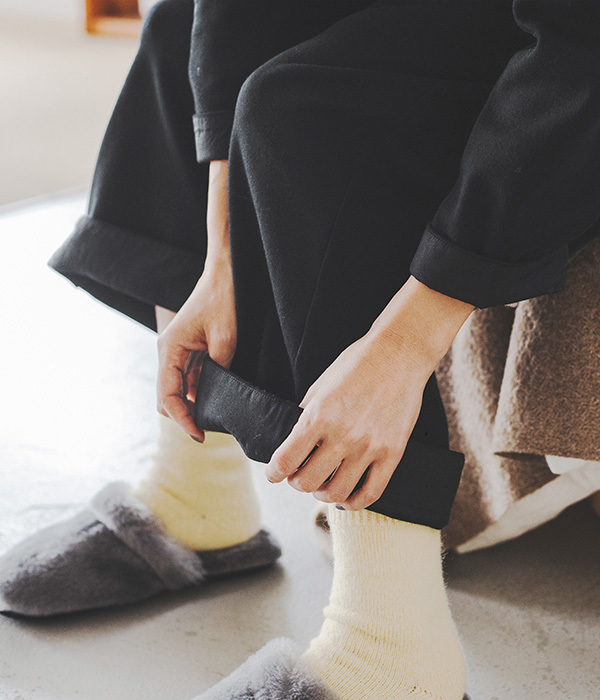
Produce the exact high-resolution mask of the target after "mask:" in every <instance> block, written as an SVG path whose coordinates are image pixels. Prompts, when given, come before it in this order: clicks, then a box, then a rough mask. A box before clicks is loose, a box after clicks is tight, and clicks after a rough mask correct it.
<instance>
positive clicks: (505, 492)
mask: <svg viewBox="0 0 600 700" xmlns="http://www.w3.org/2000/svg"><path fill="white" fill-rule="evenodd" d="M436 376H437V379H438V383H439V388H440V392H441V395H442V399H443V402H444V405H445V407H446V413H447V416H448V424H449V431H450V447H451V448H452V449H455V450H459V451H461V452H464V454H465V468H464V472H463V478H462V481H461V485H460V488H459V492H458V495H457V499H456V502H455V505H454V507H453V511H452V516H451V520H450V524H449V525H448V527H447V528H445V530H444V537H445V543H446V546H447V547H449V548H454V549H457V550H458V551H470V550H473V549H478V548H480V547H486V546H490V545H492V544H496V543H497V542H501V541H503V540H506V539H509V538H511V537H516V536H517V535H519V534H521V533H522V532H525V531H526V530H528V529H531V528H532V527H535V526H537V525H539V524H541V523H542V522H544V521H546V520H549V519H550V518H552V517H554V516H555V515H556V514H557V513H559V512H560V511H561V510H563V509H564V508H565V507H567V506H568V505H570V504H571V503H574V502H575V501H577V500H580V499H582V498H585V497H587V496H589V495H590V494H592V493H593V492H594V491H596V490H599V489H600V238H596V239H594V240H593V241H592V242H591V243H590V244H588V245H587V246H586V247H585V248H584V249H583V250H582V251H581V252H580V253H579V254H578V255H577V256H576V257H575V258H573V259H572V260H571V261H570V263H569V268H568V274H567V282H566V284H565V287H564V288H563V290H561V291H560V292H558V293H555V294H547V295H544V296H540V297H536V298H533V299H527V300H525V301H521V302H518V303H517V304H516V305H515V306H514V307H509V306H498V307H492V308H488V309H477V310H475V311H474V312H473V313H472V314H471V316H470V318H469V320H468V321H467V323H466V324H465V325H464V326H463V327H462V328H461V330H460V332H459V333H458V335H457V336H456V338H455V340H454V343H453V344H452V347H451V348H450V350H449V351H448V353H447V355H446V356H445V357H444V359H443V360H442V362H441V363H440V365H439V366H438V368H437V369H436Z"/></svg>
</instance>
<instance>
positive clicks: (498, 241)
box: [410, 0, 600, 308]
mask: <svg viewBox="0 0 600 700" xmlns="http://www.w3.org/2000/svg"><path fill="white" fill-rule="evenodd" d="M512 9H513V15H514V18H515V20H516V22H517V24H518V25H519V27H520V28H521V29H523V30H524V31H526V32H528V33H530V34H531V35H532V37H533V41H532V44H531V45H530V46H528V47H526V48H525V49H523V50H521V51H518V52H517V53H516V54H515V55H514V56H513V57H512V58H511V60H510V61H509V62H508V64H507V66H506V68H505V69H504V71H503V72H502V74H501V76H500V78H499V79H498V81H497V82H496V84H495V85H494V86H493V88H492V90H491V92H490V94H489V96H488V99H487V101H486V104H485V105H484V108H483V109H482V111H481V113H480V114H479V116H478V119H477V121H476V122H475V125H474V127H473V130H472V132H471V134H470V137H469V139H468V142H467V144H466V147H465V150H464V153H463V156H462V160H461V164H460V169H459V173H458V178H457V181H456V183H455V185H454V187H453V188H452V189H451V191H450V192H449V194H448V195H447V196H446V197H445V199H444V200H443V201H442V203H441V204H440V206H439V208H438V210H437V211H436V213H435V215H434V217H433V219H432V220H431V221H430V222H429V224H428V225H427V227H426V229H425V231H424V233H423V236H422V238H421V241H420V244H419V246H418V248H417V251H416V253H415V255H414V257H413V259H412V261H411V266H410V271H411V274H412V275H414V277H416V278H417V279H418V280H420V281H421V282H423V283H424V284H425V285H427V286H428V287H430V288H432V289H435V290H437V291H440V292H442V293H444V294H447V295H448V296H452V297H455V298H458V299H461V300H463V301H466V302H468V303H471V304H473V305H474V306H476V307H479V308H484V307H489V306H499V305H502V304H507V303H510V302H516V301H520V300H522V299H528V298H531V297H535V296H539V295H541V294H547V293H550V292H556V291H560V290H561V289H562V288H563V286H564V283H565V281H566V271H567V263H568V261H569V259H570V258H571V257H572V253H573V251H574V250H575V249H576V248H577V247H581V243H582V241H584V240H586V239H587V240H589V239H590V238H591V237H593V235H596V234H600V227H599V226H598V224H599V223H600V221H599V219H600V2H599V1H598V0H514V2H513V5H512ZM592 229H596V231H595V232H594V231H593V230H592ZM592 234H593V235H592Z"/></svg>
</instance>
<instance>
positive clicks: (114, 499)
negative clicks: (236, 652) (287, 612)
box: [0, 482, 281, 617]
mask: <svg viewBox="0 0 600 700" xmlns="http://www.w3.org/2000/svg"><path fill="white" fill-rule="evenodd" d="M280 556H281V549H280V547H279V545H278V544H277V542H276V541H275V540H274V539H273V538H272V537H271V535H270V534H269V533H268V532H267V531H265V530H259V532H258V534H256V535H253V536H252V537H250V538H249V539H247V540H246V541H244V542H241V543H239V544H236V545H233V546H229V547H223V548H218V549H211V550H209V551H199V550H193V549H190V548H188V547H185V546H184V545H183V544H181V543H180V542H179V541H177V540H176V539H174V538H173V537H172V536H171V535H169V534H168V533H167V532H166V530H165V529H164V527H163V526H162V523H161V522H160V521H159V520H158V518H157V517H156V516H155V515H154V514H153V513H151V512H150V511H149V510H148V508H147V507H146V506H145V505H144V504H143V503H142V502H141V501H140V500H139V499H137V498H136V496H135V495H134V494H133V492H132V489H131V487H130V486H129V485H128V484H127V483H125V482H112V483H110V484H108V485H107V486H106V487H104V488H103V489H102V490H101V491H100V492H99V493H97V494H96V495H95V496H94V497H93V498H92V500H91V502H90V504H89V506H88V507H87V508H85V509H84V510H82V511H81V512H79V513H77V514H76V515H74V516H73V517H71V518H69V519H67V520H64V521H61V522H58V523H56V524H54V525H51V526H49V527H46V528H44V529H42V530H40V531H38V532H37V533H35V534H33V535H31V536H30V537H28V538H27V539H25V540H23V541H22V542H20V543H19V544H17V545H15V547H13V548H12V549H11V550H9V551H8V552H7V553H6V554H4V555H3V556H1V557H0V612H3V613H9V614H13V615H20V616H28V617H41V616H49V615H57V614H61V613H68V612H75V611H80V610H89V609H95V608H103V607H109V606H113V605H125V604H129V603H136V602H138V601H140V600H144V599H146V598H149V597H150V596H154V595H156V594H158V593H161V592H164V591H175V590H180V589H183V588H187V587H191V586H200V585H202V584H204V583H205V582H206V581H208V580H210V579H213V578H216V577H222V576H226V575H232V574H236V573H239V572H242V571H249V570H252V569H258V568H261V567H264V566H268V565H269V564H272V563H274V562H275V561H276V560H277V559H278V558H279V557H280Z"/></svg>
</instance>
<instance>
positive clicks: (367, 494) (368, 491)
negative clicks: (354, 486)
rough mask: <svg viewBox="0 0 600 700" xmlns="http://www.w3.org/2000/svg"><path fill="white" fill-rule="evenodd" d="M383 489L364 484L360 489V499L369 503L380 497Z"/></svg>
mask: <svg viewBox="0 0 600 700" xmlns="http://www.w3.org/2000/svg"><path fill="white" fill-rule="evenodd" d="M382 493H383V489H382V488H380V487H378V486H366V487H365V488H364V489H363V491H362V494H361V496H362V500H363V501H364V502H366V504H367V505H371V504H372V503H375V501H378V500H379V499H380V498H381V494H382Z"/></svg>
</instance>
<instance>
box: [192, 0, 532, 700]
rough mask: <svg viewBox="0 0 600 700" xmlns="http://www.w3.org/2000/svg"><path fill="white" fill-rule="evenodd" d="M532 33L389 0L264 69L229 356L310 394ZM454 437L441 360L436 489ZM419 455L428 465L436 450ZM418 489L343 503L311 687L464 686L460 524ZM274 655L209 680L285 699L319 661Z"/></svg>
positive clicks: (424, 423) (378, 292)
mask: <svg viewBox="0 0 600 700" xmlns="http://www.w3.org/2000/svg"><path fill="white" fill-rule="evenodd" d="M415 37H418V41H417V42H415ZM459 38H462V39H463V43H461V42H460V39H459ZM526 41H527V39H526V37H524V36H523V35H522V34H520V33H519V32H518V30H517V28H515V27H514V24H513V20H512V17H511V13H510V3H509V2H506V3H493V4H491V3H490V4H487V3H471V2H454V3H441V2H440V3H438V2H435V3H428V2H420V3H411V2H404V1H403V2H395V1H393V0H388V2H376V3H374V4H372V5H370V6H369V7H367V8H366V9H365V10H362V11H360V12H358V13H356V15H351V16H349V17H348V18H346V19H344V20H341V21H339V22H337V23H336V24H335V25H333V26H332V27H330V28H329V29H328V30H327V31H325V32H323V33H322V34H320V35H319V36H318V37H315V38H314V39H312V40H310V41H308V42H304V43H303V44H300V45H299V46H297V47H294V48H293V49H291V50H289V51H287V52H284V54H280V55H279V56H277V57H276V58H274V59H272V60H271V61H269V62H267V63H266V64H264V65H263V66H261V67H260V68H259V69H258V70H257V71H255V72H254V73H253V74H252V75H251V76H250V78H249V79H248V80H247V81H246V82H245V83H244V86H243V87H242V91H241V92H240V95H239V99H238V103H237V107H236V114H235V121H234V132H233V137H232V142H231V151H230V177H231V182H230V187H231V195H232V197H231V212H230V214H231V235H232V261H233V266H234V282H235V283H236V284H237V288H236V303H237V304H238V307H239V313H238V319H239V324H240V327H239V340H238V352H239V354H237V355H236V358H237V360H236V359H234V365H233V366H232V368H234V369H235V370H237V371H238V372H239V373H240V374H243V375H244V376H245V377H246V378H247V379H250V380H253V381H255V382H256V383H258V384H260V385H261V386H264V387H265V388H268V389H270V390H272V391H274V392H275V393H279V394H281V395H284V396H287V398H290V399H293V400H296V401H298V400H300V399H301V398H302V397H303V395H304V393H305V391H306V390H307V388H308V387H309V386H310V384H311V383H312V382H313V381H314V380H315V379H316V378H317V377H318V376H319V375H320V373H321V372H322V371H323V370H324V369H325V368H326V367H327V366H328V365H329V364H330V363H331V362H332V361H333V360H334V359H335V358H336V357H337V355H338V354H339V353H340V352H341V351H342V350H343V349H344V348H345V347H347V346H348V345H349V344H350V343H351V342H353V341H354V340H356V339H357V338H358V337H359V336H361V335H362V334H364V333H365V332H366V331H367V330H368V328H369V327H370V324H371V323H372V322H373V321H374V319H375V318H376V316H377V315H378V313H379V312H380V311H381V309H382V308H383V307H384V306H385V304H386V303H387V302H388V301H389V299H390V298H391V297H392V296H393V294H394V293H395V292H396V291H397V289H398V288H399V287H400V286H401V285H402V284H403V282H404V281H405V280H406V279H407V277H408V275H409V271H408V264H409V262H410V260H411V258H412V255H413V253H414V251H415V249H416V246H417V244H418V242H419V238H420V235H421V232H422V231H423V230H424V227H425V225H426V223H427V222H428V220H429V219H430V217H431V216H432V214H433V213H434V211H435V208H436V207H437V206H438V204H439V202H440V201H441V199H442V198H443V196H444V195H445V193H446V192H447V191H448V190H449V188H450V187H451V186H452V184H453V182H454V179H455V177H456V173H457V168H458V164H459V161H460V156H461V154H462V150H463V148H464V145H465V143H466V139H467V138H468V134H469V131H470V129H471V127H472V125H473V123H474V121H475V119H476V117H477V115H478V113H479V111H480V110H481V108H482V106H483V104H484V102H485V99H486V97H487V94H488V92H489V89H490V88H491V87H492V85H493V84H494V82H495V80H496V79H497V77H498V75H499V73H500V72H501V70H502V69H503V67H504V65H505V64H506V61H507V60H508V58H509V57H510V56H511V55H512V54H513V53H514V52H515V51H516V50H517V49H518V48H520V47H521V46H523V45H525V43H526ZM432 46H435V47H436V51H435V52H433V51H431V47H432ZM248 261H251V263H252V264H250V265H249V264H247V263H248ZM250 290H252V293H250ZM256 318H260V319H263V320H264V327H266V326H267V323H269V324H270V325H269V327H270V328H273V329H276V330H273V331H272V333H273V337H274V339H276V340H277V342H274V343H273V345H272V347H274V348H276V351H277V353H279V356H280V357H281V364H282V365H285V364H286V363H287V367H288V371H287V372H286V373H285V374H282V375H277V376H275V375H274V374H272V373H269V372H268V364H267V363H266V362H265V361H264V360H263V359H262V355H261V353H262V352H263V350H262V348H261V346H260V344H259V343H257V337H256V336H255V335H253V332H254V329H256V328H257V326H256V325H255V321H256ZM249 319H252V321H253V323H252V324H251V323H250V322H249ZM272 319H276V320H277V321H278V324H277V323H275V321H273V320H272ZM258 327H259V328H261V326H260V325H259V326H258ZM260 337H261V339H262V338H264V335H261V336H260ZM447 437H448V436H447V426H446V422H445V416H444V414H443V407H442V405H441V401H440V400H439V395H438V393H437V387H436V384H435V378H434V377H432V379H431V381H430V382H429V384H428V387H427V389H426V391H425V395H424V397H423V405H422V409H421V415H420V417H419V421H418V423H417V425H416V426H415V430H414V432H413V435H412V436H411V439H413V438H414V440H415V442H418V443H419V444H421V445H427V446H428V447H435V448H437V450H438V452H437V463H436V465H435V469H434V470H432V471H431V472H430V476H431V479H430V481H429V485H428V489H426V491H425V496H424V501H425V502H426V501H427V500H428V499H429V500H430V501H435V500H436V498H437V495H436V491H438V490H440V489H444V488H446V486H447V484H444V485H443V487H442V486H440V484H441V479H443V476H444V471H445V468H447V467H449V466H450V451H449V450H448V442H447ZM429 454H431V453H429ZM413 459H414V460H417V462H418V460H419V456H418V455H416V454H415V455H413ZM420 459H421V460H422V461H421V463H420V464H417V466H419V467H420V468H421V470H422V471H427V470H429V469H430V467H431V465H430V464H428V463H427V461H426V460H427V459H428V456H427V455H426V451H425V450H422V453H421V456H420ZM402 467H403V465H402V462H401V464H400V465H399V468H398V471H402ZM436 471H437V476H438V477H439V478H436ZM418 496H419V494H418V493H417V492H413V493H411V499H409V500H408V501H407V500H406V495H405V492H403V491H397V492H393V493H392V494H388V501H387V503H388V506H390V507H388V508H386V512H382V509H379V510H378V508H377V507H375V506H376V504H374V507H370V508H369V509H367V510H364V511H359V512H357V513H350V512H348V513H344V512H339V511H336V510H333V509H331V507H330V520H331V529H332V534H333V538H334V583H333V589H332V593H331V599H330V605H329V606H328V607H327V608H326V610H325V623H324V625H323V628H322V630H321V632H320V633H319V635H318V636H317V637H316V638H315V639H314V640H313V642H312V644H311V646H310V648H309V650H308V651H307V652H306V653H305V654H304V656H303V659H302V663H304V664H306V665H308V667H310V668H311V669H313V670H314V671H316V672H317V673H318V675H319V677H320V679H321V681H322V682H321V683H320V685H319V690H318V691H316V690H315V683H317V684H318V681H316V680H315V677H314V676H312V677H310V678H309V676H308V675H306V674H305V675H304V678H305V679H308V680H306V684H305V686H302V688H303V689H302V690H301V691H300V692H299V694H298V697H306V698H309V697H310V698H312V697H329V696H328V695H327V689H329V691H330V692H332V693H333V695H334V696H335V697H337V698H342V699H345V698H347V699H348V700H349V699H350V698H352V700H356V699H362V698H370V699H371V700H389V699H391V698H394V699H395V700H401V699H402V698H406V699H408V698H409V697H410V698H415V699H417V698H423V699H424V698H436V699H437V700H442V699H444V700H454V699H455V700H459V699H460V698H462V697H463V694H464V690H465V671H464V661H463V657H462V650H461V646H460V642H459V640H458V637H457V635H456V630H455V629H454V625H453V622H452V619H451V617H450V613H449V610H448V604H447V599H446V593H445V589H444V583H443V578H442V569H441V558H440V550H441V543H440V532H439V529H440V528H441V526H442V525H444V524H445V523H444V521H443V519H442V520H440V521H437V524H435V523H434V521H433V519H431V520H430V521H429V523H423V522H421V521H420V519H419V518H418V516H417V515H416V514H415V509H413V510H412V512H411V508H410V506H411V502H412V505H415V504H416V503H417V500H416V499H417V498H418ZM421 496H422V494H421ZM450 496H453V493H451V494H450ZM390 504H391V505H390ZM394 504H395V506H396V507H395V508H394V507H393V506H394ZM433 510H435V509H433ZM373 511H374V512H373ZM261 659H262V660H265V661H266V662H268V664H269V665H268V666H265V667H263V671H262V672H261V671H260V670H259V669H257V668H256V663H258V660H255V661H251V662H250V663H249V665H248V666H244V667H242V669H240V670H239V672H238V673H236V674H234V675H233V676H232V677H231V679H230V680H226V681H223V682H222V683H221V684H219V685H218V686H216V687H215V688H214V689H213V690H212V691H208V693H207V694H206V695H205V696H202V697H206V698H207V700H208V698H210V699H211V700H213V699H215V700H216V699H218V698H219V699H220V698H228V699H230V698H241V697H249V696H250V695H252V694H253V693H254V694H256V695H258V694H260V691H261V690H262V691H263V692H264V689H265V687H266V684H267V683H269V682H271V685H269V689H270V695H269V697H271V698H274V699H275V698H279V697H282V698H283V697H285V691H284V688H285V682H290V681H291V679H292V678H294V679H295V680H297V679H298V677H299V676H296V675H293V674H294V673H295V672H296V671H298V673H299V674H300V676H302V673H304V671H305V667H303V668H304V671H302V670H298V669H299V668H300V667H299V666H298V667H296V668H293V669H292V670H291V671H290V670H289V666H288V667H286V668H287V669H288V670H287V671H285V670H284V669H283V665H282V664H280V663H278V661H277V658H274V659H273V658H272V657H271V658H269V659H265V657H264V656H263V657H261ZM287 661H289V659H286V662H287ZM265 669H270V670H265ZM271 672H272V674H271V676H269V675H268V674H269V673H271ZM261 674H262V675H261ZM264 674H267V675H266V676H265V675H264ZM275 677H277V680H274V678H275ZM278 684H279V685H278ZM304 688H306V691H304ZM303 692H304V693H305V694H302V693H303ZM278 693H279V694H278ZM319 693H320V694H319Z"/></svg>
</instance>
